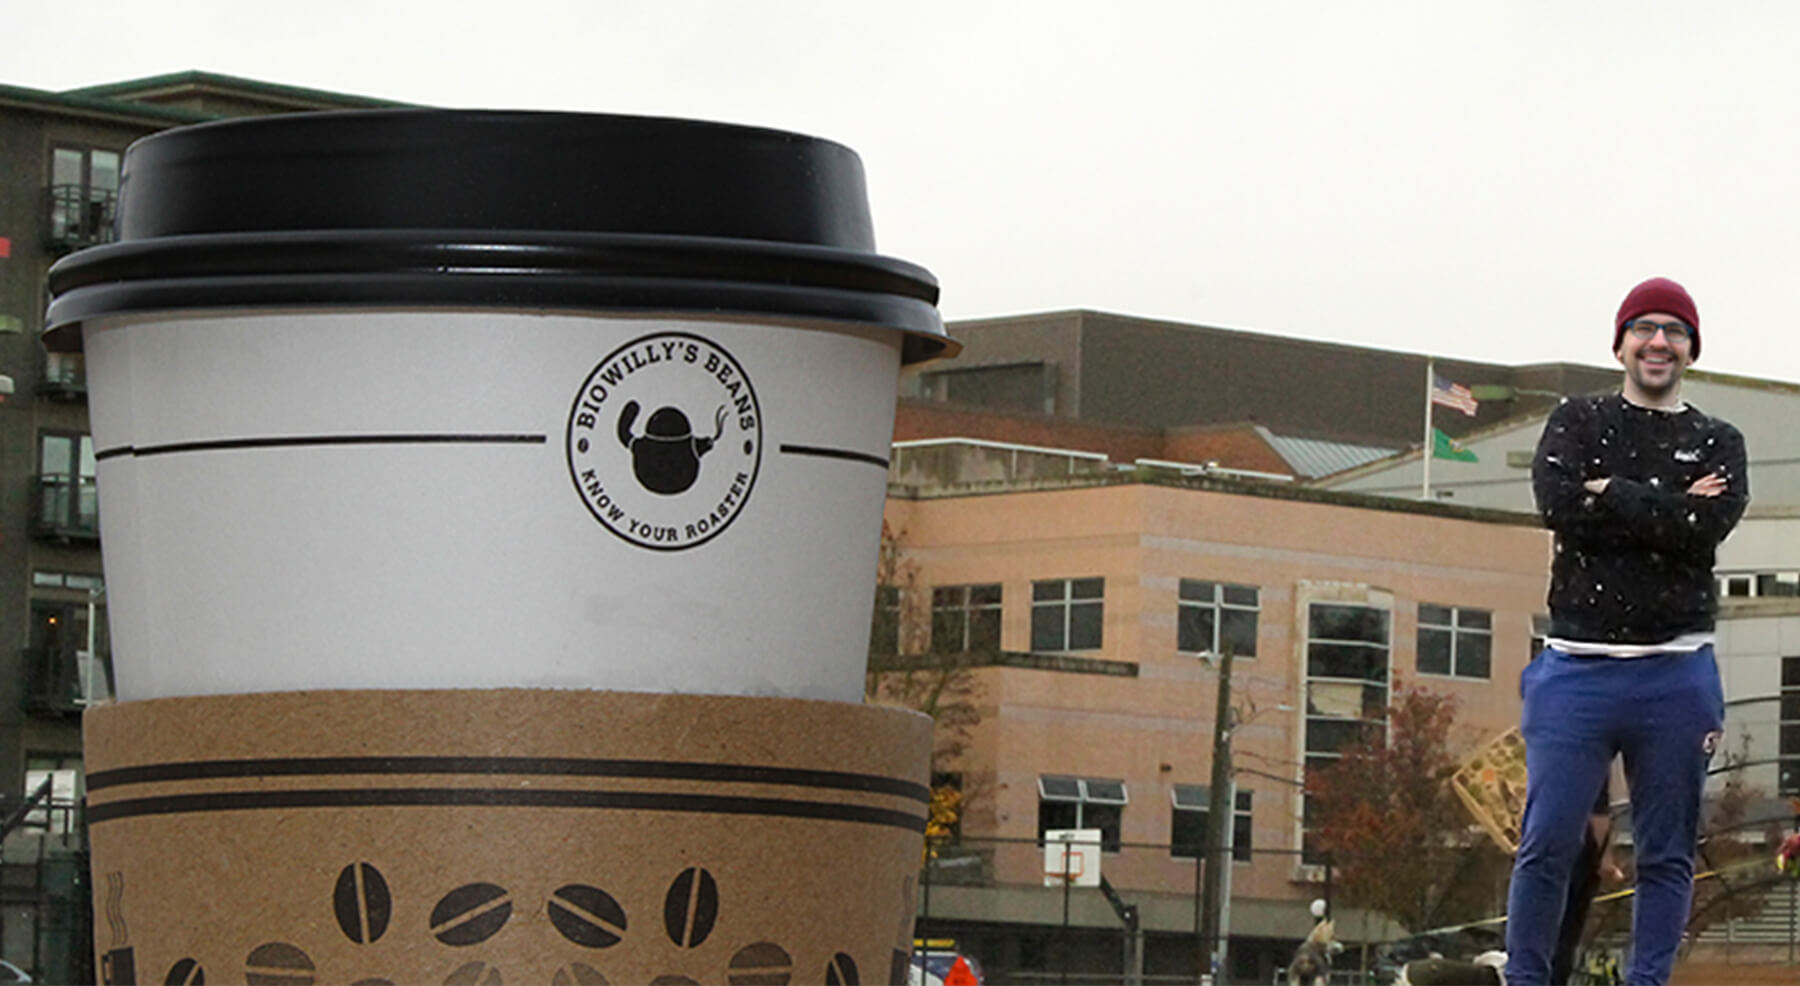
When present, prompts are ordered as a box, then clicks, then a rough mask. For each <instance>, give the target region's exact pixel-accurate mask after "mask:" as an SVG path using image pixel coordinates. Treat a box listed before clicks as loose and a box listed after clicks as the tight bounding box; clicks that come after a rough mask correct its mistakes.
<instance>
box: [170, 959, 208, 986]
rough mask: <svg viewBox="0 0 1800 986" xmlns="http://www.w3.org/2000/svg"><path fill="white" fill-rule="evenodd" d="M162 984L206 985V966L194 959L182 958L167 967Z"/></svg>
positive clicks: (173, 985)
mask: <svg viewBox="0 0 1800 986" xmlns="http://www.w3.org/2000/svg"><path fill="white" fill-rule="evenodd" d="M163 986H206V968H205V967H204V966H202V965H201V964H200V963H199V962H198V961H196V960H194V959H182V960H181V961H180V962H177V963H175V964H174V965H172V966H170V967H169V974H168V975H167V976H164V977H163Z"/></svg>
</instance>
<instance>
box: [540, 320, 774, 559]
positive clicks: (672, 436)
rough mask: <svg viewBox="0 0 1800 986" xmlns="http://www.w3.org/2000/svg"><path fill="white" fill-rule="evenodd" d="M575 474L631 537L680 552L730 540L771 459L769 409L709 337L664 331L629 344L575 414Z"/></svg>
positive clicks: (611, 521) (595, 503)
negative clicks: (766, 427)
mask: <svg viewBox="0 0 1800 986" xmlns="http://www.w3.org/2000/svg"><path fill="white" fill-rule="evenodd" d="M566 441H567V445H568V453H569V477H570V478H571V479H573V480H574V481H575V489H576V490H577V491H579V492H580V493H581V500H582V502H583V503H585V504H587V508H588V512H589V513H591V514H593V515H594V519H596V520H598V521H599V522H600V523H601V524H604V525H605V526H606V529H607V530H609V531H611V532H613V533H614V534H617V535H618V536H619V537H621V538H624V539H625V540H627V541H629V542H631V543H632V544H635V545H639V546H640V547H645V548H651V549H654V550H657V551H680V550H682V549H684V548H692V547H695V546H696V545H701V544H705V543H706V542H708V541H710V540H712V539H713V538H715V537H718V536H719V534H720V532H722V531H724V530H725V528H727V527H729V526H731V522H732V521H733V520H735V519H737V515H738V514H739V513H741V512H742V511H743V509H744V504H745V502H747V501H748V500H749V499H750V490H751V488H753V487H754V486H755V485H756V474H757V470H758V469H759V468H760V467H761V465H762V409H761V407H759V406H758V405H757V403H756V390H755V388H753V387H752V386H751V385H750V378H749V376H747V375H746V374H745V373H744V368H743V367H742V366H741V365H739V364H738V361H737V360H736V359H734V358H733V357H732V355H731V354H730V353H728V352H726V351H725V350H724V349H722V348H720V346H719V345H718V344H717V343H715V342H712V341H711V340H709V339H705V338H702V337H701V336H697V335H694V334H693V333H690V332H658V333H656V334H654V335H647V336H644V337H642V338H639V339H633V340H632V341H631V342H628V343H626V344H625V345H623V346H620V347H619V348H618V349H615V350H613V352H612V353H611V354H610V355H608V356H607V357H606V358H605V359H603V360H601V361H600V363H599V365H597V366H595V367H594V369H593V372H591V373H589V374H588V376H587V379H586V380H584V381H582V384H581V390H580V392H579V393H577V394H576V395H575V404H574V406H573V407H572V408H570V410H569V427H568V432H567V438H566Z"/></svg>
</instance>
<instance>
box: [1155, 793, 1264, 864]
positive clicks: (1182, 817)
mask: <svg viewBox="0 0 1800 986" xmlns="http://www.w3.org/2000/svg"><path fill="white" fill-rule="evenodd" d="M1210 797H1211V791H1210V789H1208V788H1205V787H1200V786H1197V785H1193V784H1177V785H1175V790H1174V791H1172V792H1170V800H1171V801H1172V802H1173V805H1172V808H1171V810H1170V815H1169V855H1170V856H1173V857H1175V858H1176V859H1194V858H1196V857H1197V856H1199V855H1200V850H1201V849H1202V848H1204V847H1205V845H1206V825H1207V817H1208V816H1209V815H1211V814H1212V802H1211V800H1210ZM1250 803H1251V792H1249V791H1245V790H1240V791H1238V792H1237V798H1236V806H1235V808H1234V810H1233V811H1232V813H1231V858H1232V859H1233V860H1234V861H1236V862H1239V863H1248V862H1250V858H1251V853H1253V852H1254V851H1255V847H1254V846H1252V845H1251V842H1250V840H1251V832H1252V830H1253V827H1252V825H1251V814H1250Z"/></svg>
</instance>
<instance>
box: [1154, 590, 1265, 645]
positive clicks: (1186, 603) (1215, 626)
mask: <svg viewBox="0 0 1800 986" xmlns="http://www.w3.org/2000/svg"><path fill="white" fill-rule="evenodd" d="M1202 585H1204V586H1210V587H1211V589H1212V598H1211V599H1210V600H1207V599H1192V598H1189V596H1188V590H1189V587H1191V586H1202ZM1228 590H1237V591H1238V592H1246V591H1247V592H1249V593H1250V594H1251V595H1253V596H1254V597H1255V599H1256V601H1255V602H1252V603H1247V604H1246V603H1238V602H1230V601H1228V600H1226V598H1225V597H1226V596H1227V595H1228V594H1229V593H1228ZM1188 609H1196V610H1211V611H1212V614H1213V620H1212V640H1210V641H1208V643H1207V646H1206V648H1205V649H1204V650H1184V649H1183V648H1182V646H1181V616H1182V612H1183V611H1184V610H1188ZM1227 611H1231V612H1237V613H1249V614H1250V618H1251V621H1252V623H1253V625H1254V626H1255V628H1256V632H1253V633H1251V635H1250V646H1251V651H1250V653H1248V654H1244V653H1235V654H1233V655H1232V658H1233V659H1234V660H1244V661H1254V660H1256V650H1255V647H1256V636H1257V633H1259V632H1261V629H1262V587H1260V586H1254V585H1242V584H1240V583H1236V582H1218V581H1214V580H1212V579H1182V580H1181V581H1180V583H1179V584H1178V585H1177V587H1176V590H1175V649H1176V650H1177V651H1178V652H1179V653H1182V654H1192V655H1194V656H1196V657H1216V656H1218V654H1219V647H1220V643H1219V638H1220V637H1221V636H1222V635H1223V634H1224V631H1225V613H1226V612H1227Z"/></svg>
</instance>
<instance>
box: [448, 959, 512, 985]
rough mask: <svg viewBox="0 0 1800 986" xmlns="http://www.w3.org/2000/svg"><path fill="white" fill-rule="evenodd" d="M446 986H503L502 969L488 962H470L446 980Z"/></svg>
mask: <svg viewBox="0 0 1800 986" xmlns="http://www.w3.org/2000/svg"><path fill="white" fill-rule="evenodd" d="M444 986H502V983H501V980H500V967H499V966H493V965H488V964H487V963H486V962H470V963H469V964H468V965H464V966H460V967H458V968H457V970H456V971H455V972H452V973H451V974H450V978H448V979H446V980H444Z"/></svg>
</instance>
